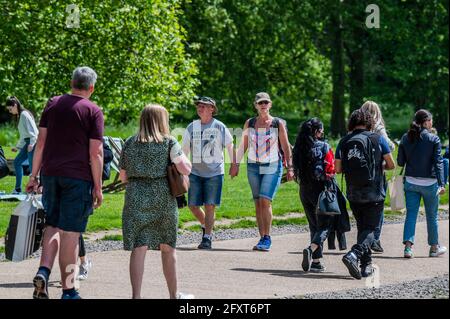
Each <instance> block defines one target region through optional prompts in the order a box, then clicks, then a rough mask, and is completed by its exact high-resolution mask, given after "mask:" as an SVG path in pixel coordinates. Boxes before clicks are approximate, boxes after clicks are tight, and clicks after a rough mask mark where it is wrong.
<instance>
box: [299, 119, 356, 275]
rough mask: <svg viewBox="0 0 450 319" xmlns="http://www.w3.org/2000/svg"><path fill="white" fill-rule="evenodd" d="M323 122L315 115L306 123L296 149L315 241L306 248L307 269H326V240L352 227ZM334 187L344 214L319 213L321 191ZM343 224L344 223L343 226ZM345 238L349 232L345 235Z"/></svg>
mask: <svg viewBox="0 0 450 319" xmlns="http://www.w3.org/2000/svg"><path fill="white" fill-rule="evenodd" d="M323 134H324V129H323V123H322V122H321V121H320V120H319V119H317V118H312V119H309V120H307V121H305V122H303V123H302V125H301V126H300V130H299V133H298V135H297V139H296V141H295V145H294V150H293V162H292V164H293V165H294V176H295V177H296V180H297V181H298V183H299V185H300V190H299V193H300V200H301V202H302V205H303V208H304V209H305V214H306V218H307V219H308V224H309V230H310V236H311V244H310V246H309V247H307V248H305V249H304V250H303V262H302V268H303V270H304V271H312V272H323V271H325V267H324V265H323V264H322V263H321V262H320V258H322V250H323V242H324V241H325V240H326V239H327V237H328V235H329V233H330V231H331V230H332V229H334V226H335V225H336V228H337V229H336V230H337V231H339V232H340V233H342V234H344V233H345V232H347V231H349V230H350V221H349V217H348V213H347V210H346V208H345V198H344V197H343V195H342V194H341V193H340V191H339V189H338V187H337V183H336V182H335V180H334V175H335V170H334V155H333V151H332V149H331V147H330V145H329V144H328V143H327V142H325V141H323V140H322V139H323ZM330 187H334V188H335V189H336V193H337V194H336V195H337V196H338V201H339V198H340V199H341V200H340V201H339V203H340V205H339V209H340V211H341V214H340V215H336V216H332V215H319V214H317V213H316V206H317V202H318V199H319V196H320V194H321V192H322V191H323V190H324V189H325V188H330ZM342 226H343V227H342ZM344 238H345V235H344Z"/></svg>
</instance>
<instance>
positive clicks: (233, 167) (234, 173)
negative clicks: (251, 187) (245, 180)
mask: <svg viewBox="0 0 450 319" xmlns="http://www.w3.org/2000/svg"><path fill="white" fill-rule="evenodd" d="M229 174H230V176H231V178H233V177H236V176H238V174H239V165H236V164H231V167H230V173H229Z"/></svg>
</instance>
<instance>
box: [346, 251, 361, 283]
mask: <svg viewBox="0 0 450 319" xmlns="http://www.w3.org/2000/svg"><path fill="white" fill-rule="evenodd" d="M342 262H343V263H344V265H345V266H346V267H347V269H348V271H349V273H350V276H352V277H353V278H356V279H361V272H360V271H359V267H358V258H357V257H356V255H355V253H354V252H353V251H349V252H348V253H346V254H345V255H344V257H342Z"/></svg>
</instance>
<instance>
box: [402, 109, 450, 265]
mask: <svg viewBox="0 0 450 319" xmlns="http://www.w3.org/2000/svg"><path fill="white" fill-rule="evenodd" d="M432 127H433V116H432V115H431V113H430V112H428V111H427V110H418V111H417V112H416V114H415V115H414V120H413V122H412V123H411V127H410V129H409V131H408V133H406V134H404V135H403V137H402V139H401V142H400V146H399V149H398V155H397V162H398V165H399V166H405V165H406V171H405V199H406V219H405V225H404V229H403V244H404V245H405V250H404V257H405V258H411V257H413V251H412V246H413V245H414V235H415V231H416V220H417V215H418V213H419V206H420V200H421V199H422V198H423V202H424V205H425V214H426V217H427V230H428V245H430V251H429V256H430V257H438V256H440V255H442V254H444V253H445V252H446V251H447V248H446V247H443V246H440V245H439V238H438V220H437V218H438V206H439V195H442V194H444V193H445V183H444V168H443V162H442V155H441V141H440V140H439V137H438V136H437V135H434V134H432V133H431V132H430V130H431V128H432Z"/></svg>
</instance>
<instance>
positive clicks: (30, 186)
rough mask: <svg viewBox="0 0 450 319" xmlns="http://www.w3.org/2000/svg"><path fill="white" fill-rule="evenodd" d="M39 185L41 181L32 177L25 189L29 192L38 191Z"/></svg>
mask: <svg viewBox="0 0 450 319" xmlns="http://www.w3.org/2000/svg"><path fill="white" fill-rule="evenodd" d="M38 187H39V181H38V180H37V179H35V178H30V180H29V181H28V184H27V186H26V188H25V191H26V192H27V193H33V192H34V193H36V192H37V190H38Z"/></svg>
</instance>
